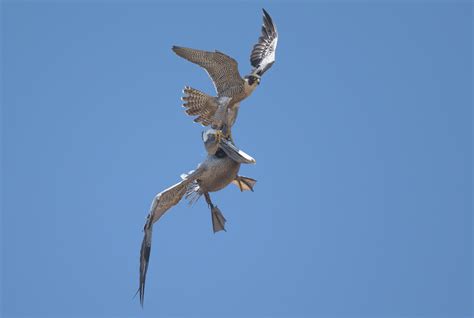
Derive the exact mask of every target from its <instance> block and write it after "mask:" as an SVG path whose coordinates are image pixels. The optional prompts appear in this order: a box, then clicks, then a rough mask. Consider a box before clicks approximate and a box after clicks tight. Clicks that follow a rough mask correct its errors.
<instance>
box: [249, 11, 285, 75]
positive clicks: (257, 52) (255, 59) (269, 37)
mask: <svg viewBox="0 0 474 318" xmlns="http://www.w3.org/2000/svg"><path fill="white" fill-rule="evenodd" d="M262 10H263V25H262V34H261V35H260V37H259V38H258V43H257V44H255V45H254V46H253V49H252V53H251V54H250V64H252V66H253V67H254V69H253V71H252V73H254V74H258V75H260V76H262V75H263V73H265V72H266V71H267V70H268V69H269V68H270V67H271V66H272V65H273V63H274V62H275V50H276V46H277V42H278V32H277V29H276V26H275V24H273V21H272V18H271V17H270V15H269V14H268V12H267V11H265V9H262Z"/></svg>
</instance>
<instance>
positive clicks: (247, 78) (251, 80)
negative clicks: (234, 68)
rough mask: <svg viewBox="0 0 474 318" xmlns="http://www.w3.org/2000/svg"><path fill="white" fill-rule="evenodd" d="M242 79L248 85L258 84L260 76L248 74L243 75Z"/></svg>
mask: <svg viewBox="0 0 474 318" xmlns="http://www.w3.org/2000/svg"><path fill="white" fill-rule="evenodd" d="M244 80H245V81H246V82H247V84H249V85H250V86H256V85H259V84H260V76H259V75H257V74H250V75H247V76H245V77H244Z"/></svg>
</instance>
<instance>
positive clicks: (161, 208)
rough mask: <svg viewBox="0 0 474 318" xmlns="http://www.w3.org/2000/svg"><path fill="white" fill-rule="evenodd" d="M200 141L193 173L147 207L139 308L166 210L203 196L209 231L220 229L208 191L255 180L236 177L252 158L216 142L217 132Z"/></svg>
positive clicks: (249, 187)
mask: <svg viewBox="0 0 474 318" xmlns="http://www.w3.org/2000/svg"><path fill="white" fill-rule="evenodd" d="M202 140H203V142H204V146H205V148H206V150H207V153H208V155H207V157H206V159H205V160H204V162H202V163H201V164H200V165H199V166H198V167H197V169H196V170H194V171H191V172H189V173H187V174H183V175H181V178H182V180H181V181H180V182H178V183H177V184H175V185H173V186H171V187H169V188H168V189H166V190H164V191H162V192H160V193H158V194H157V195H156V196H155V198H154V200H153V202H152V205H151V208H150V212H149V214H148V217H147V221H146V223H145V226H144V228H143V232H144V237H143V241H142V245H141V250H140V280H139V288H138V291H137V293H139V294H140V304H141V305H142V306H143V302H144V297H145V280H146V274H147V270H148V264H149V261H150V251H151V240H152V229H153V224H154V223H155V222H156V221H158V220H159V219H160V218H161V217H162V216H163V214H165V212H166V211H168V210H169V209H170V208H171V207H173V206H174V205H176V204H178V202H179V201H180V200H181V199H182V198H183V197H185V198H187V199H189V200H190V202H191V203H193V202H196V201H197V200H198V199H199V197H201V196H202V195H204V198H205V199H206V203H207V204H208V206H209V208H210V209H211V220H212V228H213V231H214V233H216V232H219V231H222V230H224V231H225V227H224V226H225V223H226V219H225V217H224V215H223V214H222V212H221V211H220V209H219V208H218V207H217V206H216V205H214V204H213V203H212V201H211V197H210V195H209V192H215V191H219V190H221V189H223V188H225V187H226V186H227V185H228V184H230V183H234V184H236V185H237V186H238V187H239V189H240V191H245V190H250V191H253V187H254V185H255V183H256V182H257V181H256V180H254V179H252V178H248V177H243V176H239V175H238V172H239V169H240V165H241V164H242V163H244V164H251V163H255V159H253V158H252V157H251V156H249V155H247V154H246V153H245V152H243V151H242V150H240V149H238V148H237V147H236V146H235V145H234V144H233V143H231V142H230V141H229V140H227V139H223V138H222V139H219V138H218V137H217V131H216V130H213V129H209V130H207V131H206V132H204V133H203V134H202Z"/></svg>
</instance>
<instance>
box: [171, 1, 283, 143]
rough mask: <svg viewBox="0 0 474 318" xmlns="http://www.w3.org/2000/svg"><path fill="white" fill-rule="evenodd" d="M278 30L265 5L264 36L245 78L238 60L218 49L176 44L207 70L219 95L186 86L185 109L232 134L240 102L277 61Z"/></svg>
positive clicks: (176, 49)
mask: <svg viewBox="0 0 474 318" xmlns="http://www.w3.org/2000/svg"><path fill="white" fill-rule="evenodd" d="M277 42H278V33H277V29H276V26H275V24H274V23H273V21H272V18H271V17H270V15H269V14H268V13H267V11H265V9H263V25H262V32H261V36H260V37H259V39H258V42H257V43H256V44H255V45H254V46H253V49H252V52H251V54H250V64H251V65H252V66H253V69H252V71H251V73H250V74H249V75H246V76H245V77H244V78H242V77H241V76H240V74H239V70H238V67H237V61H236V60H234V59H233V58H232V57H230V56H228V55H226V54H224V53H222V52H219V51H217V50H216V51H215V52H207V51H201V50H196V49H191V48H184V47H178V46H173V48H172V49H173V51H174V52H175V53H176V54H177V55H179V56H181V57H182V58H185V59H187V60H188V61H190V62H193V63H195V64H197V65H199V66H201V67H202V68H204V69H205V70H206V72H207V73H208V75H209V76H210V78H211V80H212V81H213V83H214V87H215V89H216V92H217V97H213V96H209V95H207V94H206V93H203V92H201V91H199V90H197V89H194V88H191V87H189V86H186V87H185V88H184V90H183V93H184V95H185V96H184V97H183V98H182V100H183V101H184V104H183V106H184V107H185V108H186V113H187V114H188V115H191V116H197V117H196V118H195V119H194V121H195V122H199V123H201V124H202V125H203V126H208V125H209V124H211V126H212V127H213V128H215V129H219V130H222V131H223V134H224V135H225V136H229V135H230V127H232V125H233V124H234V123H235V120H236V118H237V113H238V110H239V102H240V101H241V100H243V99H245V98H246V97H248V96H249V95H250V94H251V93H252V92H253V91H254V89H255V88H256V87H257V85H259V84H260V78H261V76H262V75H263V74H264V73H265V72H266V71H267V70H268V69H269V68H270V67H271V66H272V65H273V63H274V62H275V50H276V46H277Z"/></svg>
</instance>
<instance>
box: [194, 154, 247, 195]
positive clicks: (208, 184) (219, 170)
mask: <svg viewBox="0 0 474 318" xmlns="http://www.w3.org/2000/svg"><path fill="white" fill-rule="evenodd" d="M239 169H240V163H237V162H235V161H233V160H232V159H230V158H223V159H218V160H213V161H212V162H210V163H209V164H208V169H206V171H205V172H204V173H203V175H202V176H201V177H200V178H199V181H198V183H199V188H200V189H201V191H202V192H215V191H219V190H221V189H223V188H225V187H226V186H227V185H228V184H229V183H231V182H232V181H233V180H234V179H235V177H237V173H238V172H239Z"/></svg>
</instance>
